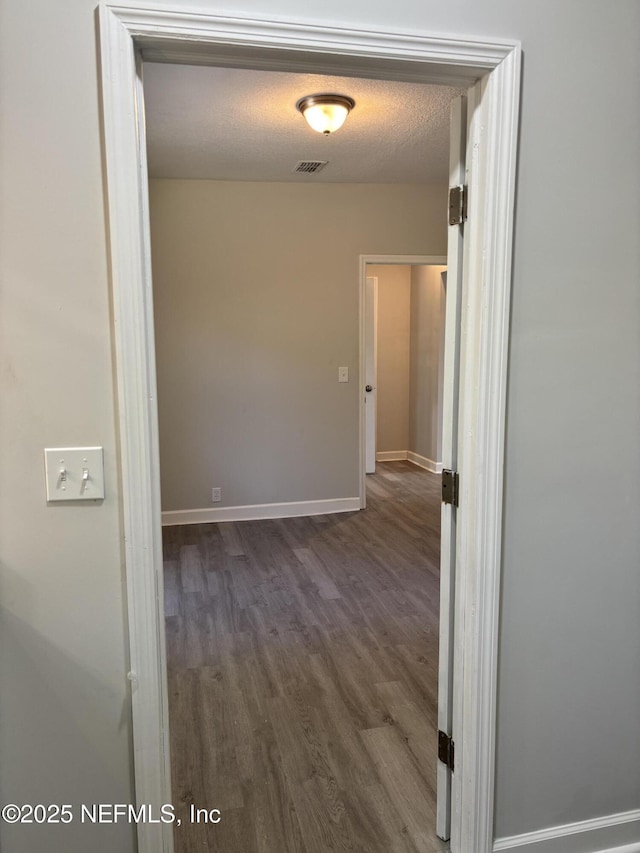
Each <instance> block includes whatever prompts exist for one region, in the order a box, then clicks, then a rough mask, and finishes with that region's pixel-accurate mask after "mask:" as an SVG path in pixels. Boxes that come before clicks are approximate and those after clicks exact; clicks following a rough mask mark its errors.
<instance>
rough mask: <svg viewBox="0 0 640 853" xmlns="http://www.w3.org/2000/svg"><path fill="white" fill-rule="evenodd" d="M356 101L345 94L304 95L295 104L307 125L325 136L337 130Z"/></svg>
mask: <svg viewBox="0 0 640 853" xmlns="http://www.w3.org/2000/svg"><path fill="white" fill-rule="evenodd" d="M355 105H356V102H355V101H354V100H353V98H349V97H348V96H347V95H305V97H304V98H300V100H299V101H298V103H297V104H296V109H297V110H299V112H301V113H302V115H303V116H304V117H305V119H306V120H307V124H308V125H309V127H312V128H313V129H314V130H317V131H318V133H322V134H324V135H325V136H329V134H330V133H333V132H334V131H336V130H338V128H339V127H342V125H343V124H344V122H345V119H346V118H347V116H348V115H349V113H350V112H351V110H352V109H353V108H354V107H355Z"/></svg>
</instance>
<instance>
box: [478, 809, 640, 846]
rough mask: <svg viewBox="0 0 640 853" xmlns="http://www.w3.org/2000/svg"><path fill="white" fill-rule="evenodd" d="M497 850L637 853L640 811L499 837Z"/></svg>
mask: <svg viewBox="0 0 640 853" xmlns="http://www.w3.org/2000/svg"><path fill="white" fill-rule="evenodd" d="M493 850H494V853H498V851H511V850H513V851H516V853H640V810H636V811H632V812H620V813H619V814H613V815H607V816H606V817H599V818H594V819H592V820H585V821H581V822H580V823H568V824H565V825H563V826H553V827H551V828H550V829H542V830H539V831H538V832H527V833H525V834H524V835H513V836H511V837H510V838H499V839H497V840H496V841H495V843H494V845H493Z"/></svg>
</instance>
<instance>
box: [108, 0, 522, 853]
mask: <svg viewBox="0 0 640 853" xmlns="http://www.w3.org/2000/svg"><path fill="white" fill-rule="evenodd" d="M99 28H100V70H101V85H102V97H103V118H104V152H105V161H106V186H107V197H108V206H109V243H110V246H109V248H110V263H111V269H110V272H111V288H112V300H113V319H114V323H113V335H114V347H115V357H116V372H117V378H116V382H117V393H118V414H119V441H120V475H121V476H120V485H121V489H122V513H123V534H124V559H125V571H126V584H127V600H128V617H129V618H128V630H129V647H130V666H131V672H130V674H129V677H130V679H131V684H132V694H131V703H132V715H133V750H134V762H135V788H136V800H137V802H138V803H140V804H142V803H148V804H151V805H152V806H153V808H154V810H155V809H156V808H157V807H159V806H160V804H162V803H167V802H171V784H170V778H171V777H170V764H169V753H168V728H167V705H168V701H167V675H166V655H165V645H164V642H165V641H164V612H163V589H162V538H161V515H160V479H159V471H160V465H159V455H158V413H157V402H156V377H155V358H154V356H155V345H154V337H153V300H152V279H151V263H150V234H149V216H148V184H147V169H146V153H145V135H144V118H143V115H144V104H143V98H142V80H141V68H140V66H141V63H140V58H139V53H140V51H141V50H143V51H144V57H145V58H147V59H150V58H153V59H155V60H163V61H168V62H190V63H197V62H199V63H206V64H226V65H236V66H240V67H245V68H246V67H251V68H265V69H271V70H284V71H286V70H289V71H291V70H295V71H305V70H306V71H312V72H315V73H326V74H334V75H349V76H354V74H355V75H357V76H362V77H373V78H378V79H389V80H405V81H414V82H425V83H446V84H453V85H458V86H467V87H468V86H471V85H472V84H473V83H474V82H475V81H477V80H478V79H480V78H483V79H484V81H485V83H486V85H485V86H484V91H483V97H482V100H481V103H480V105H479V107H478V109H479V111H480V114H479V119H480V121H479V125H480V126H481V127H482V134H483V137H484V138H483V141H484V142H485V143H486V144H484V145H481V146H480V148H479V149H478V151H479V152H480V153H479V154H478V155H477V157H478V162H477V164H476V165H475V168H474V176H475V180H474V183H473V185H472V186H471V187H470V188H469V194H470V210H471V214H470V219H469V222H468V223H467V225H466V226H465V227H466V231H465V243H467V241H468V243H467V245H468V249H467V251H468V254H466V255H465V271H464V281H463V329H462V334H463V343H464V346H463V351H462V356H461V366H460V371H461V377H460V379H461V388H460V400H461V406H460V410H461V411H460V413H461V420H460V461H461V479H460V498H459V508H458V550H457V565H456V575H457V577H459V578H460V579H461V585H460V586H459V587H458V589H457V595H458V596H459V599H460V609H459V610H458V612H459V613H461V614H462V617H463V618H464V631H463V632H461V640H460V642H459V643H457V644H456V648H455V649H454V666H455V667H457V668H458V671H459V673H461V677H462V684H463V696H462V699H461V708H462V719H461V721H460V722H461V726H460V727H459V728H458V729H457V731H458V732H461V733H462V738H461V740H462V742H460V737H459V738H458V742H457V743H456V771H455V773H454V801H455V802H456V805H457V807H458V808H457V809H456V815H455V817H454V822H455V823H456V826H455V827H454V826H452V837H453V833H454V829H455V838H456V839H457V842H456V844H457V845H458V853H490V851H491V849H492V845H493V803H494V762H495V719H496V678H497V648H498V613H499V582H500V567H501V545H502V490H503V457H504V432H505V396H506V380H507V349H508V332H509V303H510V290H511V257H512V241H513V207H514V195H515V164H516V149H517V133H518V111H519V91H520V66H521V50H520V45H519V43H518V42H516V41H504V40H488V39H487V38H470V37H468V36H462V37H442V36H438V35H432V34H419V33H415V32H411V33H403V32H391V33H388V32H385V33H382V32H373V31H368V30H352V29H351V30H350V29H347V28H344V27H339V28H335V29H334V28H331V27H324V26H316V25H311V24H304V23H300V22H295V21H284V20H278V21H269V20H255V19H254V20H250V19H246V18H238V17H231V16H227V17H222V16H214V15H209V14H203V13H202V12H196V11H194V12H192V13H190V12H186V11H185V10H184V8H182V9H180V10H172V9H171V8H168V7H166V6H164V7H162V8H157V9H156V8H152V7H147V8H144V9H138V8H126V7H119V6H116V5H111V4H109V3H105V2H104V1H103V2H102V3H101V5H100V8H99ZM172 829H173V828H172V826H171V825H169V824H149V823H141V824H139V825H138V829H137V831H138V844H139V851H140V853H159V851H164V853H171V851H172V850H173V832H172Z"/></svg>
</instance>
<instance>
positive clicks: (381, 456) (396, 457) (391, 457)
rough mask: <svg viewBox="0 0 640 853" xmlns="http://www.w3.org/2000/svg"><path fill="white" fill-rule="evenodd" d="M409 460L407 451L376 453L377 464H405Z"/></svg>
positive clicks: (381, 451) (382, 451)
mask: <svg viewBox="0 0 640 853" xmlns="http://www.w3.org/2000/svg"><path fill="white" fill-rule="evenodd" d="M406 458H407V451H406V450H380V451H376V462H404V461H405V460H406Z"/></svg>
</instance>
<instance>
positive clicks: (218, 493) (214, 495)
mask: <svg viewBox="0 0 640 853" xmlns="http://www.w3.org/2000/svg"><path fill="white" fill-rule="evenodd" d="M221 500H222V489H221V488H220V487H219V486H218V487H216V488H215V489H211V501H212V503H216V502H217V501H221Z"/></svg>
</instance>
